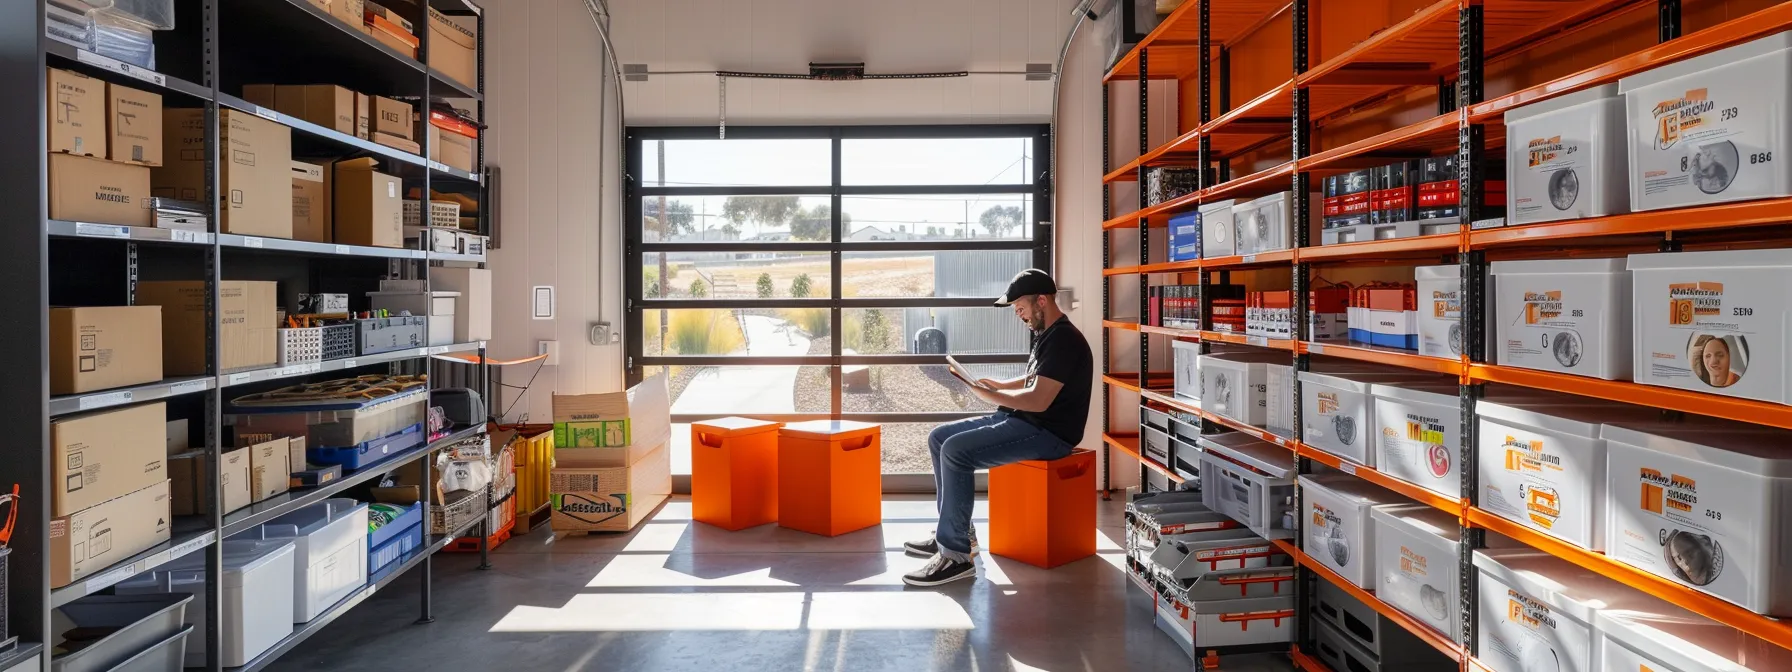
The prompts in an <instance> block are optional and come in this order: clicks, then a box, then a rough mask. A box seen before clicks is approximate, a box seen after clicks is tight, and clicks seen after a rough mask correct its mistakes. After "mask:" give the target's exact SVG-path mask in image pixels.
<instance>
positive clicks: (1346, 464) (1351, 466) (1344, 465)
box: [1338, 460, 1356, 476]
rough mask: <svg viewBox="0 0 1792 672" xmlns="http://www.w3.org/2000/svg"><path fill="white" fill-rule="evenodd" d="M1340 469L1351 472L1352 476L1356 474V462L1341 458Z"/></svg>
mask: <svg viewBox="0 0 1792 672" xmlns="http://www.w3.org/2000/svg"><path fill="white" fill-rule="evenodd" d="M1338 471H1342V472H1344V473H1346V474H1350V475H1351V476H1355V475H1356V464H1355V463H1353V462H1350V461H1348V460H1339V461H1338Z"/></svg>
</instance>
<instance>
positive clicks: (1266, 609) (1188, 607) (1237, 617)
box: [1155, 567, 1295, 655]
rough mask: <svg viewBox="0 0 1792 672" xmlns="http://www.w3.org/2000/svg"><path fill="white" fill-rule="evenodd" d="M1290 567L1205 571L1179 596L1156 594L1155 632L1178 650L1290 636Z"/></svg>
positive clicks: (1263, 642)
mask: <svg viewBox="0 0 1792 672" xmlns="http://www.w3.org/2000/svg"><path fill="white" fill-rule="evenodd" d="M1294 583H1295V582H1294V568H1292V567H1265V568H1262V569H1234V570H1226V571H1219V572H1209V573H1207V574H1204V575H1202V576H1201V578H1199V579H1196V580H1195V582H1194V585H1192V586H1189V588H1188V590H1187V591H1184V592H1185V593H1186V597H1187V598H1188V599H1187V600H1186V601H1185V600H1183V599H1182V597H1183V595H1172V594H1170V593H1167V592H1166V593H1161V594H1159V595H1158V598H1157V618H1156V619H1155V620H1156V621H1157V627H1158V629H1160V630H1163V631H1164V632H1166V633H1169V635H1170V637H1171V638H1172V639H1174V640H1175V641H1176V644H1177V645H1178V646H1181V647H1182V650H1183V651H1186V652H1189V653H1190V655H1193V653H1194V652H1195V651H1199V650H1202V649H1208V648H1212V647H1216V646H1240V645H1246V644H1270V643H1275V642H1288V641H1292V640H1293V637H1294V618H1295V612H1294Z"/></svg>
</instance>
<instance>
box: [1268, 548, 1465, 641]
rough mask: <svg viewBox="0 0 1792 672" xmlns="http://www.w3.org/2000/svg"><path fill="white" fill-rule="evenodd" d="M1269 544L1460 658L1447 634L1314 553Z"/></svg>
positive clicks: (1384, 615)
mask: <svg viewBox="0 0 1792 672" xmlns="http://www.w3.org/2000/svg"><path fill="white" fill-rule="evenodd" d="M1271 543H1273V544H1275V545H1276V547H1277V548H1280V549H1282V552H1283V553H1287V554H1288V556H1289V557H1291V558H1294V559H1295V561H1297V562H1299V563H1300V565H1301V566H1302V567H1305V568H1307V569H1308V570H1310V571H1312V572H1313V573H1314V574H1317V575H1319V578H1321V579H1324V580H1326V581H1330V582H1331V583H1332V585H1335V586H1337V587H1339V588H1343V589H1344V592H1347V593H1350V596H1351V597H1354V598H1356V599H1358V600H1360V601H1362V603H1363V604H1366V605H1369V606H1370V607H1372V608H1374V609H1375V611H1376V613H1379V614H1381V617H1382V618H1385V619H1388V620H1390V621H1393V622H1394V623H1395V624H1397V625H1399V626H1400V627H1402V628H1405V629H1406V630H1407V631H1408V632H1411V633H1412V634H1414V635H1416V636H1418V638H1419V639H1422V640H1424V641H1425V643H1426V644H1430V645H1431V647H1432V648H1434V649H1437V650H1438V651H1442V652H1443V653H1444V655H1446V656H1449V657H1450V658H1451V659H1452V660H1458V661H1460V660H1462V658H1463V655H1462V646H1461V645H1459V644H1457V643H1456V642H1455V641H1453V640H1451V639H1450V637H1449V636H1448V635H1445V634H1444V633H1441V632H1438V631H1436V630H1433V629H1431V626H1428V625H1425V624H1424V623H1420V622H1419V620H1418V619H1416V618H1413V617H1412V616H1409V615H1407V613H1406V612H1404V611H1401V610H1399V609H1398V608H1395V607H1394V605H1391V604H1388V603H1386V602H1383V601H1381V598H1378V597H1376V596H1375V593H1373V592H1370V591H1367V590H1363V589H1362V588H1360V587H1358V586H1357V585H1356V584H1354V583H1351V582H1349V581H1346V580H1344V577H1342V576H1338V573H1337V572H1334V571H1332V570H1331V568H1330V567H1326V566H1325V565H1324V564H1321V563H1320V562H1319V561H1318V560H1315V559H1313V556H1310V555H1307V554H1306V553H1304V552H1302V551H1301V550H1300V549H1299V548H1295V546H1294V545H1293V544H1290V543H1288V542H1287V541H1286V540H1282V539H1277V540H1275V541H1272V542H1271Z"/></svg>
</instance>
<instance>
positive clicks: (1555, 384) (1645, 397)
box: [1468, 364, 1792, 429]
mask: <svg viewBox="0 0 1792 672" xmlns="http://www.w3.org/2000/svg"><path fill="white" fill-rule="evenodd" d="M1468 375H1469V377H1471V378H1473V379H1475V380H1482V381H1486V382H1490V383H1507V384H1510V385H1521V386H1524V387H1534V388H1537V389H1543V390H1555V391H1558V392H1566V393H1568V394H1578V395H1580V396H1583V397H1598V398H1600V399H1610V400H1612V401H1622V402H1625V403H1630V404H1636V405H1638V406H1649V407H1652V408H1662V409H1667V410H1673V411H1684V412H1687V413H1692V414H1695V415H1709V416H1712V417H1717V418H1726V419H1729V420H1736V421H1739V422H1746V423H1749V424H1754V425H1769V426H1773V427H1781V428H1785V429H1792V406H1787V405H1784V404H1775V403H1771V402H1765V401H1754V400H1751V399H1738V398H1735V397H1724V396H1719V395H1715V394H1706V393H1704V392H1693V391H1690V390H1679V389H1674V388H1670V387H1655V386H1653V385H1642V384H1638V383H1633V382H1629V381H1623V380H1600V379H1598V378H1587V377H1584V376H1571V375H1567V374H1562V373H1551V372H1549V371H1533V370H1530V369H1520V368H1516V367H1510V366H1495V365H1491V364H1475V365H1472V366H1470V367H1469V371H1468Z"/></svg>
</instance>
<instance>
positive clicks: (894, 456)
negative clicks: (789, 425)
mask: <svg viewBox="0 0 1792 672" xmlns="http://www.w3.org/2000/svg"><path fill="white" fill-rule="evenodd" d="M830 347H832V346H831V345H830V344H829V340H828V339H814V340H813V341H811V342H810V343H809V354H812V355H825V354H827V353H828V352H829V348H830ZM872 373H873V375H874V376H875V377H874V378H873V380H872V384H871V388H870V390H869V391H867V392H854V391H850V390H848V391H843V393H842V395H841V400H840V401H841V405H842V406H843V408H842V410H844V411H846V412H849V413H868V412H881V413H918V412H941V411H971V412H984V413H988V412H994V411H995V407H994V406H991V405H989V404H987V403H984V402H983V400H981V399H978V398H976V397H974V396H972V395H971V394H970V393H969V392H967V391H965V387H964V384H963V383H960V382H958V380H957V379H956V378H953V377H952V374H950V373H947V372H946V367H944V366H888V367H874V368H873V370H872ZM796 384H797V394H796V405H797V411H798V412H802V413H826V412H828V410H829V409H828V406H829V399H828V397H829V395H830V390H829V381H828V370H827V367H824V366H805V367H803V368H802V370H800V371H798V372H797V377H796ZM935 426H936V425H934V424H933V423H885V424H884V426H883V468H884V473H897V474H903V473H921V474H930V473H933V463H932V460H931V459H930V458H929V457H928V455H927V434H928V432H931V431H933V428H934V427H935Z"/></svg>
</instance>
